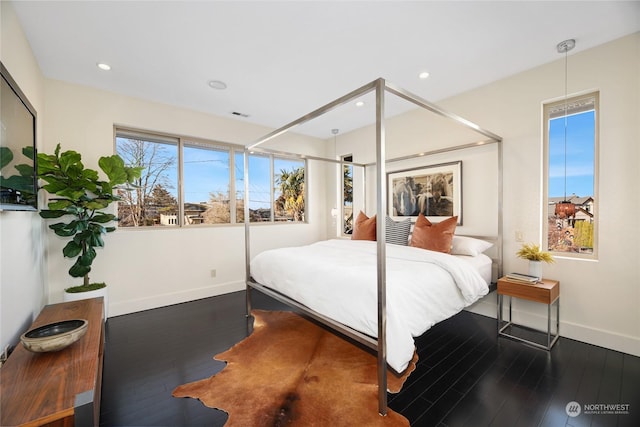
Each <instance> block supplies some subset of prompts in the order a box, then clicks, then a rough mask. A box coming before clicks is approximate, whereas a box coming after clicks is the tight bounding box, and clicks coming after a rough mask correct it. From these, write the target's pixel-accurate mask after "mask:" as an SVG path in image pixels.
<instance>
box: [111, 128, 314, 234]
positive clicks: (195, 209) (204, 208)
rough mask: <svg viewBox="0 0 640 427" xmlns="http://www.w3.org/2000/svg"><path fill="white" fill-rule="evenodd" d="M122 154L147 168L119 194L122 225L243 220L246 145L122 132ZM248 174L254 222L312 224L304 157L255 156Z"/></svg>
mask: <svg viewBox="0 0 640 427" xmlns="http://www.w3.org/2000/svg"><path fill="white" fill-rule="evenodd" d="M116 152H117V153H118V154H119V155H120V156H121V157H122V158H123V159H124V161H125V163H126V164H127V165H130V166H142V167H143V168H144V170H143V173H142V176H141V178H140V179H139V180H138V181H137V182H136V183H135V186H133V188H128V189H120V191H119V195H120V196H121V201H120V202H119V203H118V216H119V217H120V222H119V225H120V226H121V227H148V226H165V227H175V226H191V225H194V226H195V225H199V224H235V223H242V222H244V147H240V146H233V145H228V144H221V143H215V142H213V141H194V140H193V139H187V138H180V137H168V136H159V135H153V134H147V133H144V132H137V131H129V130H124V129H116ZM249 171H250V175H249V184H250V188H249V211H250V218H251V221H252V222H274V221H304V220H305V219H304V207H305V192H304V191H305V189H304V182H305V173H306V163H305V161H304V160H298V159H295V160H292V159H286V158H281V157H278V156H273V155H250V156H249ZM180 182H181V183H182V184H181V185H180V184H179V183H180ZM232 195H233V197H232Z"/></svg>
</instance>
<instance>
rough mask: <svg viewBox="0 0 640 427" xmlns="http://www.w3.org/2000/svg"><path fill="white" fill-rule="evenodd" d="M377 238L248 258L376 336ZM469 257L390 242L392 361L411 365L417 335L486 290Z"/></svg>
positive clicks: (294, 292) (307, 300) (262, 277)
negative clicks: (414, 340) (460, 257)
mask: <svg viewBox="0 0 640 427" xmlns="http://www.w3.org/2000/svg"><path fill="white" fill-rule="evenodd" d="M376 265H377V256H376V242H371V241H363V240H342V239H335V240H326V241H320V242H316V243H313V244H311V245H307V246H301V247H288V248H280V249H273V250H269V251H265V252H262V253H260V254H258V255H257V256H256V257H255V258H254V259H253V260H252V261H251V276H252V277H253V278H254V280H256V281H257V282H258V283H261V284H262V285H265V286H267V287H270V288H272V289H274V290H276V291H278V292H281V293H283V294H285V295H287V296H289V297H290V298H292V299H294V300H296V301H298V302H300V303H302V304H304V305H306V306H307V307H309V308H311V309H312V310H315V311H317V312H318V313H321V314H323V315H325V316H327V317H329V318H331V319H334V320H336V321H338V322H340V323H342V324H344V325H347V326H349V327H351V328H353V329H356V330H358V331H360V332H363V333H365V334H367V335H370V336H373V337H376V336H377V335H378V326H377V324H378V320H377V319H378V314H377V313H378V312H377V279H376V275H377V270H376ZM488 291H489V288H488V286H487V282H486V281H485V280H484V279H483V278H482V276H481V275H480V274H479V273H478V271H477V270H476V269H475V268H474V267H472V266H471V265H470V264H469V262H466V261H463V260H460V259H458V257H454V256H451V255H448V254H443V253H439V252H432V251H427V250H424V249H418V248H413V247H409V246H398V245H391V244H389V245H387V363H388V364H389V366H391V367H392V368H393V369H395V370H396V371H397V372H402V371H404V370H405V369H406V367H407V366H408V363H409V362H410V360H411V358H412V357H413V353H414V350H415V344H414V342H413V337H417V336H420V335H422V334H423V333H424V332H425V331H426V330H427V329H429V328H430V327H431V326H433V325H434V324H436V323H437V322H440V321H442V320H444V319H447V318H449V317H451V316H453V315H454V314H456V313H458V312H459V311H460V310H462V309H463V308H464V307H467V306H469V305H471V304H473V303H474V302H475V301H477V300H478V299H479V298H480V297H482V296H484V295H486V294H487V293H488Z"/></svg>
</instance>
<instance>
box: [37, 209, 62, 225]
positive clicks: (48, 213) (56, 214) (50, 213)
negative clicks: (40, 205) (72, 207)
mask: <svg viewBox="0 0 640 427" xmlns="http://www.w3.org/2000/svg"><path fill="white" fill-rule="evenodd" d="M66 214H67V212H66V211H61V210H45V209H43V210H41V211H40V217H41V218H45V219H49V218H60V217H61V216H63V215H66ZM54 225H55V224H54ZM49 227H51V226H49Z"/></svg>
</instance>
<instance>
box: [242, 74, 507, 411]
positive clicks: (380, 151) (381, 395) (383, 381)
mask: <svg viewBox="0 0 640 427" xmlns="http://www.w3.org/2000/svg"><path fill="white" fill-rule="evenodd" d="M374 90H375V99H376V123H375V134H376V161H375V166H376V187H377V188H376V190H377V197H376V215H377V217H378V218H384V217H385V215H386V209H387V182H386V163H387V162H395V161H400V160H406V159H410V158H413V157H415V156H416V155H417V154H416V155H411V156H403V157H398V158H394V159H390V160H386V159H385V157H386V155H385V154H386V141H385V91H388V92H390V93H392V94H395V95H397V96H399V97H401V98H403V99H405V100H407V101H409V102H411V103H413V104H415V105H417V106H419V107H421V108H423V109H426V110H428V111H431V112H433V113H435V114H438V115H440V116H444V117H447V118H449V119H451V120H453V121H455V122H457V123H459V124H461V125H462V126H464V127H466V128H468V129H471V130H473V131H475V132H477V133H480V134H481V135H483V136H485V137H487V138H488V140H487V139H485V140H483V141H480V142H476V143H471V144H464V145H459V146H456V147H450V148H445V149H439V150H434V151H431V152H428V153H421V155H431V154H439V153H444V152H449V151H454V150H459V149H465V148H471V147H474V146H479V145H483V144H488V143H496V144H497V147H498V149H497V152H498V218H497V220H498V227H497V228H498V230H497V231H498V236H497V244H496V246H497V252H498V253H497V259H498V265H497V267H498V277H499V275H500V274H501V270H502V197H503V195H502V138H501V137H499V136H498V135H496V134H494V133H492V132H489V131H487V130H485V129H482V128H481V127H480V126H478V125H477V124H475V123H473V122H470V121H468V120H466V119H464V118H462V117H460V116H458V115H455V114H453V113H450V112H447V111H445V110H443V109H441V108H440V107H438V106H436V105H435V104H432V103H430V102H428V101H426V100H424V99H422V98H420V97H418V96H416V95H413V94H411V93H409V92H406V91H404V90H402V89H400V88H397V87H395V86H394V85H392V84H390V83H389V82H387V81H386V80H384V79H382V78H379V79H377V80H374V81H373V82H371V83H368V84H366V85H364V86H362V87H360V88H358V89H356V90H354V91H352V92H350V93H348V94H346V95H344V96H342V97H340V98H338V99H336V100H334V101H333V102H330V103H328V104H326V105H325V106H323V107H320V108H318V109H317V110H315V111H313V112H311V113H309V114H307V115H305V116H302V117H301V118H299V119H297V120H295V121H293V122H291V123H289V124H288V125H285V126H283V127H281V128H279V129H277V130H275V131H273V132H271V133H269V134H267V135H265V136H264V137H262V138H260V139H258V140H257V141H255V142H254V143H253V144H251V145H249V146H247V147H246V148H245V151H244V197H245V203H244V225H245V262H246V310H247V314H246V316H247V327H248V329H249V330H250V329H251V327H252V319H251V290H252V289H257V290H259V291H260V292H262V293H264V294H266V295H268V296H271V297H272V298H274V299H276V300H278V301H280V302H283V303H285V304H287V305H289V306H291V307H292V308H294V309H296V310H298V311H300V312H302V313H303V314H304V315H306V316H308V317H310V318H312V319H314V320H316V321H318V322H320V323H322V324H324V325H326V326H328V327H330V328H331V329H333V330H335V331H337V332H339V333H341V334H343V335H345V336H347V337H349V338H351V339H354V340H355V341H357V342H359V343H361V344H363V345H365V346H367V347H369V348H371V349H373V350H375V351H376V352H377V373H378V411H379V413H380V414H381V415H386V414H387V340H386V324H387V307H386V303H387V300H386V296H387V292H386V287H387V280H386V279H387V278H386V226H385V221H376V234H377V242H376V245H377V246H376V248H377V300H378V304H377V311H378V316H377V319H378V337H377V338H373V337H371V336H368V335H366V334H363V333H361V332H359V331H357V330H355V329H352V328H349V327H348V326H345V325H343V324H342V323H339V322H337V321H335V320H333V319H331V318H329V317H327V316H324V315H322V314H320V313H318V312H315V311H313V310H311V309H309V308H308V307H306V306H305V305H303V304H301V303H299V302H297V301H295V300H293V299H291V298H289V297H287V296H285V295H283V294H281V293H279V292H277V291H274V290H272V289H270V288H268V287H266V286H264V285H262V284H260V283H257V282H256V281H254V280H253V278H252V277H251V271H250V263H251V253H250V242H251V239H250V216H249V213H250V212H249V154H250V153H252V152H254V151H259V152H271V153H274V152H277V151H275V150H268V149H264V148H262V149H261V148H259V147H258V146H259V145H261V144H263V143H265V142H267V141H269V140H271V139H273V138H276V137H278V136H280V135H282V134H284V133H285V132H287V131H289V130H290V129H292V128H294V127H296V126H298V125H301V124H303V123H306V122H308V121H310V120H312V119H314V118H317V117H319V116H321V115H323V114H325V113H327V112H329V111H331V110H334V109H335V108H337V107H339V106H342V105H344V104H346V103H348V102H350V101H352V100H354V99H356V98H358V97H360V96H362V95H364V94H366V93H368V92H371V91H374ZM287 154H289V155H292V156H295V157H301V158H306V159H313V160H321V161H326V162H332V163H338V164H342V163H344V162H343V161H342V160H337V159H329V158H322V157H314V156H302V155H299V154H292V153H287ZM351 163H352V164H353V165H356V166H361V167H364V168H365V175H366V167H367V166H373V164H358V163H354V162H351Z"/></svg>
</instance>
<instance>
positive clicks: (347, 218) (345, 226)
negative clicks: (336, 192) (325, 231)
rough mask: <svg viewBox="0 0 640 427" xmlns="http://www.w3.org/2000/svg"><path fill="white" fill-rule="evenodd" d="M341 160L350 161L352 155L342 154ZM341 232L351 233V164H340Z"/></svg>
mask: <svg viewBox="0 0 640 427" xmlns="http://www.w3.org/2000/svg"><path fill="white" fill-rule="evenodd" d="M342 161H343V162H352V161H353V156H352V155H348V156H342ZM342 233H343V234H352V233H353V165H352V164H343V165H342Z"/></svg>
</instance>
